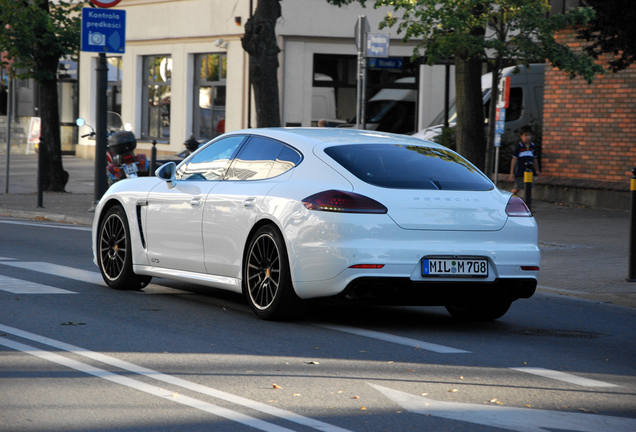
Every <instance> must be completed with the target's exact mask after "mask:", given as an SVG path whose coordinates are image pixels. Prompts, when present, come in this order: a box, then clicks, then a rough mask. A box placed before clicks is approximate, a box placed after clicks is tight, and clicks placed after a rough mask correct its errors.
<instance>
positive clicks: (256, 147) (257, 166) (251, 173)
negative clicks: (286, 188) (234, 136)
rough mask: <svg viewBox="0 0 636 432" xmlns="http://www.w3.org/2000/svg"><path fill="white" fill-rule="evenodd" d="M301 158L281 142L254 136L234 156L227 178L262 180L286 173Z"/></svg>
mask: <svg viewBox="0 0 636 432" xmlns="http://www.w3.org/2000/svg"><path fill="white" fill-rule="evenodd" d="M299 160H300V155H299V154H298V152H296V151H295V150H292V149H291V148H289V147H287V146H286V145H284V144H283V143H281V142H278V141H274V140H270V139H267V138H262V137H257V136H253V137H252V138H250V140H249V141H248V142H247V144H246V145H245V146H244V147H243V148H242V149H241V151H240V152H239V154H238V155H237V156H236V158H234V162H232V166H231V167H230V169H229V170H228V173H227V175H226V177H225V180H262V179H266V178H271V177H274V176H277V175H280V174H282V173H284V172H285V171H287V170H289V169H290V168H293V167H294V166H295V165H296V164H297V163H298V161H299Z"/></svg>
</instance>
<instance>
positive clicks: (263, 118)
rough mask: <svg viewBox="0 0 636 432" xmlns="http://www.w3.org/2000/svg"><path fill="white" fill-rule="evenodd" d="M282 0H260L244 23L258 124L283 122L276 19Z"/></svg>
mask: <svg viewBox="0 0 636 432" xmlns="http://www.w3.org/2000/svg"><path fill="white" fill-rule="evenodd" d="M280 1H281V0H258V4H257V5H256V10H255V11H254V15H253V16H252V18H250V19H249V20H247V23H245V35H244V36H243V38H242V39H241V44H242V46H243V49H244V50H245V51H246V52H247V53H248V54H249V57H250V67H249V74H250V80H251V82H252V85H253V86H254V102H255V108H256V126H257V127H279V126H280V101H279V98H278V72H277V71H278V66H279V64H278V53H280V48H279V47H278V43H277V42H276V21H278V18H280V17H281V6H280Z"/></svg>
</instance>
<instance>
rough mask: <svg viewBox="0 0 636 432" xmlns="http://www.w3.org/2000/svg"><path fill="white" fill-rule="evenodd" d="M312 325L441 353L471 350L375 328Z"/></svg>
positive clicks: (464, 352)
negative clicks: (383, 331) (406, 336)
mask: <svg viewBox="0 0 636 432" xmlns="http://www.w3.org/2000/svg"><path fill="white" fill-rule="evenodd" d="M312 325H314V326H316V327H322V328H326V329H329V330H335V331H340V332H343V333H349V334H354V335H358V336H364V337H368V338H371V339H377V340H381V341H385V342H391V343H395V344H400V345H406V346H410V347H413V348H419V349H423V350H427V351H433V352H436V353H440V354H467V353H470V351H464V350H460V349H457V348H451V347H447V346H444V345H438V344H434V343H430V342H424V341H421V340H417V339H411V338H405V337H402V336H396V335H391V334H387V333H380V332H377V331H373V330H365V329H359V328H355V327H348V326H342V325H336V324H322V323H313V324H312Z"/></svg>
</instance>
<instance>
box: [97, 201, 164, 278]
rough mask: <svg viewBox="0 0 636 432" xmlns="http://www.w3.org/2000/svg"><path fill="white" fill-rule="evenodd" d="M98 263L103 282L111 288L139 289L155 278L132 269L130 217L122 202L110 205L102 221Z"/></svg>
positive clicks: (98, 234) (98, 239)
mask: <svg viewBox="0 0 636 432" xmlns="http://www.w3.org/2000/svg"><path fill="white" fill-rule="evenodd" d="M97 263H98V266H99V271H100V272H101V274H102V278H103V279H104V282H106V285H108V286H109V287H110V288H112V289H116V290H140V289H143V288H145V287H146V286H147V285H148V284H149V283H150V280H151V279H152V277H151V276H140V275H136V274H135V273H134V272H133V266H132V247H131V239H130V229H129V228H128V219H127V218H126V213H125V212H124V209H123V208H122V207H121V206H119V205H117V206H114V207H112V208H110V209H109V210H108V211H107V212H106V214H105V215H104V217H103V218H102V220H101V222H100V224H99V231H98V233H97Z"/></svg>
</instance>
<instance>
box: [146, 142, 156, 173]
mask: <svg viewBox="0 0 636 432" xmlns="http://www.w3.org/2000/svg"><path fill="white" fill-rule="evenodd" d="M155 169H157V140H152V150H151V151H150V169H149V170H148V175H149V176H153V175H155Z"/></svg>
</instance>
